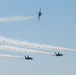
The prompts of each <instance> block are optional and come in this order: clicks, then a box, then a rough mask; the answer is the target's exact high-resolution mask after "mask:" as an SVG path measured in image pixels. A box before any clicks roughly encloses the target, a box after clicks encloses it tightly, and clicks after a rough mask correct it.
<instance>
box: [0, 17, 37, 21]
mask: <svg viewBox="0 0 76 75" xmlns="http://www.w3.org/2000/svg"><path fill="white" fill-rule="evenodd" d="M34 18H36V16H30V17H12V18H0V22H13V21H23V20H31V19H34Z"/></svg>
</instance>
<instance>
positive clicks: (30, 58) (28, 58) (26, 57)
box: [24, 55, 33, 60]
mask: <svg viewBox="0 0 76 75" xmlns="http://www.w3.org/2000/svg"><path fill="white" fill-rule="evenodd" d="M24 57H25V59H26V60H33V58H32V57H29V55H27V56H24Z"/></svg>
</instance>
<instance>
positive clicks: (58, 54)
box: [55, 52, 63, 56]
mask: <svg viewBox="0 0 76 75" xmlns="http://www.w3.org/2000/svg"><path fill="white" fill-rule="evenodd" d="M55 55H56V56H63V54H61V53H59V52H58V53H56V52H55Z"/></svg>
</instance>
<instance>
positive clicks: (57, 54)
mask: <svg viewBox="0 0 76 75" xmlns="http://www.w3.org/2000/svg"><path fill="white" fill-rule="evenodd" d="M55 56H58V57H59V56H63V54H61V53H59V52H58V53H56V52H55ZM24 57H25V59H26V60H33V58H32V57H29V55H27V56H24Z"/></svg>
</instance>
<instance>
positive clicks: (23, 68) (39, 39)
mask: <svg viewBox="0 0 76 75" xmlns="http://www.w3.org/2000/svg"><path fill="white" fill-rule="evenodd" d="M40 8H41V9H42V12H43V15H42V16H41V19H40V21H38V19H37V18H35V19H33V20H28V21H16V22H7V23H6V22H5V23H0V36H4V37H7V38H13V39H19V40H22V41H28V42H33V43H39V44H48V45H53V46H59V47H66V48H73V49H76V40H75V39H76V0H45V1H42V0H0V17H1V18H3V17H6V18H7V17H16V16H25V17H26V16H36V15H37V12H38V11H39V9H40ZM47 52H48V50H47ZM49 52H50V53H54V52H58V51H49ZM60 52H61V53H63V54H65V55H64V56H63V57H53V56H45V55H39V54H32V53H17V52H10V51H4V50H0V53H2V54H12V55H19V56H24V55H30V56H32V57H34V60H33V61H27V60H22V59H7V58H5V59H0V75H76V53H73V52H65V51H60Z"/></svg>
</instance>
